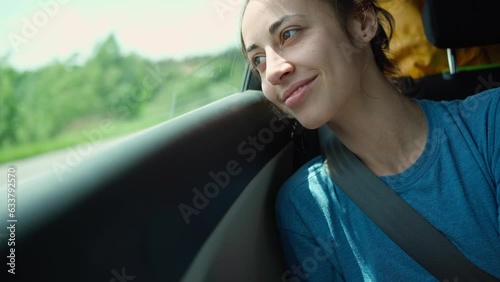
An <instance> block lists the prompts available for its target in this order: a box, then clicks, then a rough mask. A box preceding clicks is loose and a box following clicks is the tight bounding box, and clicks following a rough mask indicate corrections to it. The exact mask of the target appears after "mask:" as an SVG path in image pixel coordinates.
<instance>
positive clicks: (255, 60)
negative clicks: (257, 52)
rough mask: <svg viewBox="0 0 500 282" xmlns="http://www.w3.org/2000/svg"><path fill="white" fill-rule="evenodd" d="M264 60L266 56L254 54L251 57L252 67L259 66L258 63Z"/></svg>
mask: <svg viewBox="0 0 500 282" xmlns="http://www.w3.org/2000/svg"><path fill="white" fill-rule="evenodd" d="M265 61H266V56H255V57H253V58H252V64H253V67H254V68H259V66H260V64H262V63H263V62H265Z"/></svg>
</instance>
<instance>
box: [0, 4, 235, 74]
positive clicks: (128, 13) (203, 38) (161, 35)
mask: <svg viewBox="0 0 500 282" xmlns="http://www.w3.org/2000/svg"><path fill="white" fill-rule="evenodd" d="M243 2H244V1H243V0H136V1H126V0H120V1H119V0H38V1H33V0H21V1H2V3H1V4H0V19H2V20H1V22H0V61H1V60H7V63H8V64H10V65H11V66H14V67H15V68H16V69H19V70H27V69H36V68H38V67H40V66H43V65H46V64H49V63H51V62H53V61H54V60H60V61H64V60H66V59H67V58H69V57H71V56H72V55H73V54H78V58H79V60H80V61H84V60H85V59H86V58H88V56H90V55H91V54H92V51H93V50H94V48H95V45H96V43H98V42H102V41H103V40H104V39H105V38H107V37H108V36H109V35H110V34H114V35H115V37H116V39H117V41H118V42H119V44H120V47H121V50H122V52H123V53H124V54H128V53H130V52H134V53H136V54H139V55H141V56H144V57H147V58H150V59H154V60H158V59H164V58H182V57H185V56H191V55H199V54H206V53H215V52H219V51H222V50H224V49H227V48H228V47H230V46H239V45H238V44H239V39H238V29H239V18H240V16H241V6H242V3H243ZM2 58H3V59H2Z"/></svg>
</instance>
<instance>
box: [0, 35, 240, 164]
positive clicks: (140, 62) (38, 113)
mask: <svg viewBox="0 0 500 282" xmlns="http://www.w3.org/2000/svg"><path fill="white" fill-rule="evenodd" d="M77 59H78V56H77V55H74V56H73V57H71V58H70V59H68V60H67V61H65V62H54V63H52V64H50V65H47V66H44V67H42V68H40V69H37V70H34V71H24V72H21V71H17V70H15V69H14V68H12V67H10V66H9V65H7V64H6V63H5V62H2V61H0V163H2V162H6V161H9V160H13V159H18V158H22V157H28V156H30V155H33V154H38V153H42V152H44V151H47V150H54V149H57V148H61V147H66V146H71V145H76V144H78V143H83V142H88V141H89V140H86V136H85V134H84V131H85V130H92V129H94V128H98V127H99V124H100V123H102V122H103V121H106V122H111V123H112V124H113V128H114V130H113V132H107V135H106V137H111V136H115V135H121V134H126V133H131V132H133V131H137V130H140V129H143V128H146V127H149V126H152V125H154V124H157V123H160V122H162V121H166V120H168V119H170V118H173V117H175V116H178V115H180V114H184V113H186V112H189V111H191V110H193V109H196V108H199V107H201V106H203V105H206V104H208V103H210V102H213V101H215V100H217V99H220V98H222V97H224V96H227V95H229V94H232V93H235V92H238V91H240V90H241V86H242V82H243V76H244V69H245V62H244V59H243V58H242V55H241V54H240V51H239V49H237V48H234V49H230V50H227V51H225V52H222V53H220V54H216V55H211V56H198V57H191V58H186V59H183V60H174V59H169V60H164V61H159V62H153V61H150V60H147V59H145V58H141V57H139V56H137V55H135V54H130V55H126V56H125V55H123V54H121V53H120V48H119V45H118V44H117V42H116V40H115V38H114V36H113V35H111V36H109V37H108V38H107V39H106V40H105V41H104V42H102V43H100V44H98V45H97V46H96V48H95V50H94V53H93V55H92V56H91V58H89V59H88V60H87V61H86V62H85V63H83V64H77V63H76V61H77Z"/></svg>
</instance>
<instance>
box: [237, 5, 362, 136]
mask: <svg viewBox="0 0 500 282" xmlns="http://www.w3.org/2000/svg"><path fill="white" fill-rule="evenodd" d="M347 28H348V29H349V31H350V34H351V35H352V36H353V38H354V41H353V42H357V43H356V45H357V46H353V44H352V43H351V41H350V40H349V39H348V38H347V36H346V35H345V33H344V32H343V31H342V29H341V28H340V25H339V24H338V22H337V21H336V19H335V16H334V14H333V11H332V8H331V6H330V5H329V4H328V3H326V2H325V1H320V0H315V1H311V0H309V1H305V0H250V1H249V3H248V6H247V7H246V10H245V13H244V15H243V19H242V37H243V41H244V48H245V49H246V50H247V57H248V59H249V61H250V62H251V63H252V64H253V66H254V67H255V69H256V70H257V71H258V72H259V74H260V77H261V83H262V90H263V92H264V94H265V96H266V97H267V99H269V100H270V101H271V102H272V103H274V104H275V105H276V106H278V107H279V108H280V109H281V110H282V111H284V112H285V113H287V114H289V115H291V116H293V117H295V118H296V119H297V120H298V121H299V122H300V123H301V124H302V125H303V126H304V127H306V128H309V129H314V128H318V127H320V126H321V125H323V124H325V123H326V122H328V121H330V120H332V119H334V118H335V116H336V115H337V114H338V113H339V112H341V111H342V110H343V109H346V108H347V107H346V106H347V104H348V102H349V100H350V99H353V97H354V96H355V95H357V94H358V93H362V89H361V85H360V84H361V83H360V82H361V77H362V73H363V69H364V65H365V63H366V58H367V56H366V54H367V53H366V52H367V50H369V40H365V39H364V37H366V34H364V36H363V31H362V27H361V22H360V21H358V20H354V19H352V20H349V21H348V25H347ZM358 39H359V40H358Z"/></svg>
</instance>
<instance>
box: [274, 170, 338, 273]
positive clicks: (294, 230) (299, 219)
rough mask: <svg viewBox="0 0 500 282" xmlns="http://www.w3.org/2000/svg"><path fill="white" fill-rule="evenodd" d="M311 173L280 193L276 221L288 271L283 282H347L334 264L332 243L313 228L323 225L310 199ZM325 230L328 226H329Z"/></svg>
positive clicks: (294, 179)
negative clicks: (314, 232)
mask: <svg viewBox="0 0 500 282" xmlns="http://www.w3.org/2000/svg"><path fill="white" fill-rule="evenodd" d="M307 180H308V173H307V171H302V173H301V172H298V173H296V174H295V175H294V176H293V177H292V178H291V179H289V180H288V181H287V182H286V183H285V184H284V185H283V186H282V187H281V189H280V191H279V194H278V198H277V201H276V219H277V226H278V230H279V233H280V239H281V245H282V249H283V255H284V258H285V262H286V266H287V268H286V271H285V272H284V273H283V276H282V281H310V282H316V281H318V282H323V281H344V279H343V278H342V276H341V275H340V274H339V273H338V272H337V271H336V269H335V267H334V266H333V264H332V260H333V259H334V258H333V256H334V250H333V249H334V247H333V246H334V245H335V242H333V241H332V240H331V239H330V240H328V239H325V238H316V237H315V235H314V234H312V233H311V231H310V230H311V228H312V227H311V224H312V225H315V224H322V223H318V222H319V221H321V219H319V218H318V217H320V216H318V214H317V213H316V207H317V204H315V203H312V202H311V201H310V200H309V199H310V193H308V191H309V186H308V185H309V183H308V181H307ZM323 225H324V226H326V225H328V224H326V223H324V224H323Z"/></svg>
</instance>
